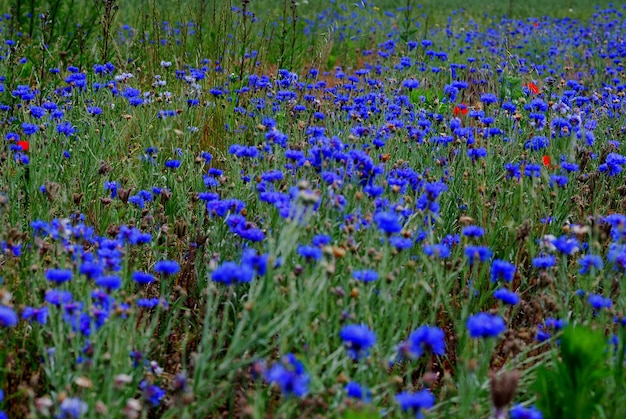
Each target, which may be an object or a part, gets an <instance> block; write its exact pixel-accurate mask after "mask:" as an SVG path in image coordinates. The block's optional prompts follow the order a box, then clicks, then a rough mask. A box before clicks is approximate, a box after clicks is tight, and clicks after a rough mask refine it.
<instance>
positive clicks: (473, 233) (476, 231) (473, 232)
mask: <svg viewBox="0 0 626 419" xmlns="http://www.w3.org/2000/svg"><path fill="white" fill-rule="evenodd" d="M461 234H463V235H464V236H466V237H482V236H484V235H485V230H484V229H483V228H482V227H479V226H474V225H471V226H467V227H463V230H462V231H461Z"/></svg>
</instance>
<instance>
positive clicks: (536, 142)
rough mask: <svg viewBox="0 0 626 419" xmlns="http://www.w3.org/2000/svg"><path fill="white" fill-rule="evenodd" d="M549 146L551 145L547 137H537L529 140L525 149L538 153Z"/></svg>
mask: <svg viewBox="0 0 626 419" xmlns="http://www.w3.org/2000/svg"><path fill="white" fill-rule="evenodd" d="M549 145H550V140H548V139H547V138H546V137H542V136H537V137H533V138H531V139H530V140H528V141H527V142H526V144H525V145H524V148H530V149H532V150H534V151H538V150H541V149H542V148H546V147H548V146H549Z"/></svg>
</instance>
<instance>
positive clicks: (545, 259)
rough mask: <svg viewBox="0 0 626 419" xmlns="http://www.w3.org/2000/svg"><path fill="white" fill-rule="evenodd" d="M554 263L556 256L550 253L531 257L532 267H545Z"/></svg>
mask: <svg viewBox="0 0 626 419" xmlns="http://www.w3.org/2000/svg"><path fill="white" fill-rule="evenodd" d="M554 265H556V258H555V257H554V256H552V255H547V256H538V257H536V258H534V259H533V267H535V268H538V269H546V268H550V267H552V266H554Z"/></svg>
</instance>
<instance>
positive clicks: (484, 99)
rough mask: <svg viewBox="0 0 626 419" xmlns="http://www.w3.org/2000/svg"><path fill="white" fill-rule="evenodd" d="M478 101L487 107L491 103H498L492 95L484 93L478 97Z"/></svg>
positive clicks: (496, 98)
mask: <svg viewBox="0 0 626 419" xmlns="http://www.w3.org/2000/svg"><path fill="white" fill-rule="evenodd" d="M480 101H481V102H483V103H484V104H485V105H489V104H491V103H496V102H497V101H498V97H497V96H496V95H494V94H493V93H485V94H483V95H481V96H480Z"/></svg>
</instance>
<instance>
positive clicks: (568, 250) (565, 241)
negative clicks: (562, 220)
mask: <svg viewBox="0 0 626 419" xmlns="http://www.w3.org/2000/svg"><path fill="white" fill-rule="evenodd" d="M550 243H551V244H552V245H553V246H554V247H556V249H557V250H558V251H559V252H561V253H563V254H565V255H568V256H571V255H573V254H574V253H576V252H578V250H580V243H579V242H578V240H577V239H575V238H573V237H567V236H565V235H563V236H561V237H559V238H557V239H554V240H552V241H551V242H550Z"/></svg>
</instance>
